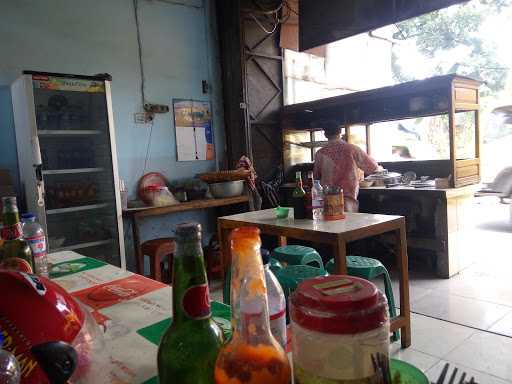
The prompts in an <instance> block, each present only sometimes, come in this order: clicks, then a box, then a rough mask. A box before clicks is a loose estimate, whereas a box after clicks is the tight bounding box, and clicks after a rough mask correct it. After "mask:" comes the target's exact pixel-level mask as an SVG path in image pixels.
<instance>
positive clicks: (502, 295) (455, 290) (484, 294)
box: [434, 267, 512, 307]
mask: <svg viewBox="0 0 512 384" xmlns="http://www.w3.org/2000/svg"><path fill="white" fill-rule="evenodd" d="M450 280H451V281H450V283H449V284H447V285H445V286H444V287H443V288H436V289H434V293H435V294H440V295H445V294H449V295H456V296H461V297H466V298H470V299H478V300H482V301H487V302H490V303H495V304H500V305H506V306H509V307H512V285H510V284H509V278H507V279H504V278H502V277H499V276H492V275H489V274H487V273H485V272H482V270H481V269H478V270H477V269H473V267H472V270H471V271H467V272H465V273H463V274H462V275H461V276H460V277H459V278H457V279H450Z"/></svg>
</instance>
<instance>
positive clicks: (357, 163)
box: [314, 121, 382, 212]
mask: <svg viewBox="0 0 512 384" xmlns="http://www.w3.org/2000/svg"><path fill="white" fill-rule="evenodd" d="M324 134H325V137H327V140H328V143H327V145H326V146H325V147H323V148H321V149H320V150H319V151H318V152H317V153H316V154H315V165H314V178H315V180H320V183H321V184H322V185H324V186H325V185H329V186H338V187H341V188H343V195H344V198H345V211H347V212H357V211H358V208H359V203H358V201H357V195H358V193H359V169H361V170H363V171H364V173H365V174H371V173H374V172H376V171H378V170H380V169H382V167H380V166H379V164H377V162H376V161H375V160H374V159H372V158H371V157H370V156H369V155H368V154H367V153H366V152H365V151H363V150H362V149H361V148H359V147H358V146H356V145H354V144H349V143H347V142H346V141H344V140H342V138H341V127H340V126H339V125H338V124H337V123H336V122H334V121H327V122H325V124H324Z"/></svg>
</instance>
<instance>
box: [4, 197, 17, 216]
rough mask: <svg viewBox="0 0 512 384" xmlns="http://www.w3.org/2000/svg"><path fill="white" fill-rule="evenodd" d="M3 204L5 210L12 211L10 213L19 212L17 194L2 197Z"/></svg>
mask: <svg viewBox="0 0 512 384" xmlns="http://www.w3.org/2000/svg"><path fill="white" fill-rule="evenodd" d="M2 206H3V207H4V212H10V213H13V212H18V205H17V203H16V196H6V197H2Z"/></svg>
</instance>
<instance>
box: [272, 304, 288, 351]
mask: <svg viewBox="0 0 512 384" xmlns="http://www.w3.org/2000/svg"><path fill="white" fill-rule="evenodd" d="M270 330H271V331H272V335H273V336H274V337H275V339H276V340H277V342H278V343H279V344H281V346H282V347H283V348H286V310H285V309H283V310H282V311H281V312H277V313H274V314H272V315H270Z"/></svg>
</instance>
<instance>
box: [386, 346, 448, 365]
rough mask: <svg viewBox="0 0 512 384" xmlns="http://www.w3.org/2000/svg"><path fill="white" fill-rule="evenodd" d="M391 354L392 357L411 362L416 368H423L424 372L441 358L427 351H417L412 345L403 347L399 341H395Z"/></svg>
mask: <svg viewBox="0 0 512 384" xmlns="http://www.w3.org/2000/svg"><path fill="white" fill-rule="evenodd" d="M390 354H391V357H392V358H394V359H398V360H402V361H405V362H407V363H410V364H412V365H414V366H415V367H416V368H418V369H421V370H422V371H423V372H426V371H427V370H428V369H430V368H431V367H433V366H434V365H435V364H437V362H439V360H440V359H439V357H434V356H430V355H427V354H426V353H423V352H420V351H417V350H415V349H414V348H412V347H410V348H407V349H401V347H400V343H399V342H397V343H393V345H392V346H391V353H390Z"/></svg>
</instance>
